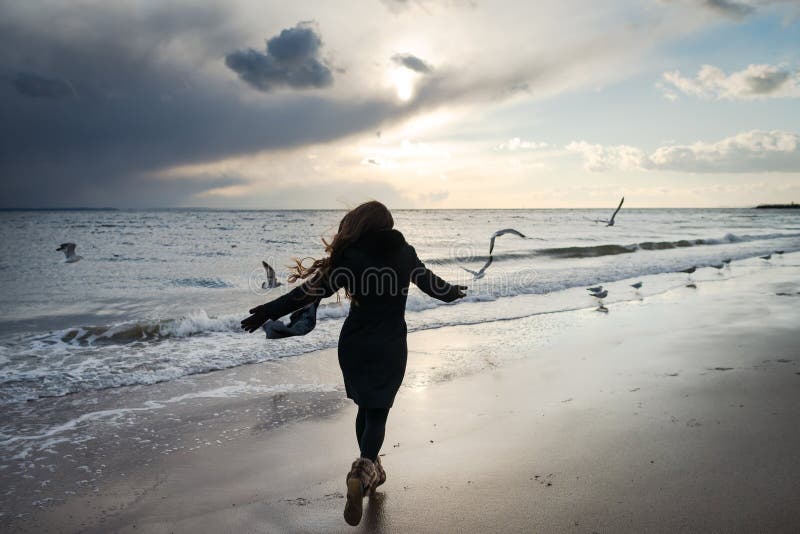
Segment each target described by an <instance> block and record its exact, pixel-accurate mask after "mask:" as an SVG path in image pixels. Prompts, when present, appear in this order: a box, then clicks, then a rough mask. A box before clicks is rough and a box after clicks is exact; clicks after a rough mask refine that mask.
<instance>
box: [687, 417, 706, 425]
mask: <svg viewBox="0 0 800 534" xmlns="http://www.w3.org/2000/svg"><path fill="white" fill-rule="evenodd" d="M686 426H690V427H698V426H703V423H701V422H700V421H698V420H697V419H695V418H694V417H692V418H691V419H689V420H688V421H686Z"/></svg>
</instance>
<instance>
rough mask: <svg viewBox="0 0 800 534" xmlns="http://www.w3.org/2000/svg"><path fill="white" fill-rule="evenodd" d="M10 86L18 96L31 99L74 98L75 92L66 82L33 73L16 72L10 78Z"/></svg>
mask: <svg viewBox="0 0 800 534" xmlns="http://www.w3.org/2000/svg"><path fill="white" fill-rule="evenodd" d="M10 82H11V85H13V86H14V88H15V89H16V90H17V91H19V93H20V94H22V95H25V96H29V97H31V98H64V97H68V96H75V90H74V89H73V88H72V86H71V85H70V84H69V82H68V81H66V80H61V79H58V78H47V77H45V76H40V75H39V74H36V73H35V72H18V73H16V75H14V76H13V77H10Z"/></svg>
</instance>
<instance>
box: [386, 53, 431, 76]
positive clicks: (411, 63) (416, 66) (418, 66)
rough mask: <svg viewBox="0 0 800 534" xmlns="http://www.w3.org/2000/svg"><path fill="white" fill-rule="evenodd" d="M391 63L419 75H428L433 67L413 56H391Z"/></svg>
mask: <svg viewBox="0 0 800 534" xmlns="http://www.w3.org/2000/svg"><path fill="white" fill-rule="evenodd" d="M392 61H394V62H395V63H397V64H398V65H402V66H404V67H405V68H407V69H411V70H413V71H414V72H419V73H420V74H428V73H429V72H431V71H433V67H431V66H430V65H428V64H427V63H426V62H425V61H423V60H422V59H420V58H418V57H417V56H415V55H413V54H395V55H393V56H392Z"/></svg>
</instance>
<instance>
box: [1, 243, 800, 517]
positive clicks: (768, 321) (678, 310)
mask: <svg viewBox="0 0 800 534" xmlns="http://www.w3.org/2000/svg"><path fill="white" fill-rule="evenodd" d="M792 256H794V255H792ZM792 256H790V255H789V254H787V260H788V259H789V258H790V257H792ZM796 273H797V267H796V266H795V267H791V266H788V265H786V266H783V267H775V268H771V269H764V270H763V271H761V272H757V273H755V274H750V275H747V276H746V277H739V278H736V279H728V280H721V281H719V282H715V283H714V284H706V285H702V284H701V285H700V287H699V289H697V290H692V289H689V288H678V289H675V290H673V291H670V292H668V293H665V294H662V295H657V296H653V297H648V298H647V299H646V300H645V301H642V302H639V301H632V302H625V303H620V304H612V305H610V306H609V307H610V309H611V313H610V314H609V315H608V316H604V315H603V314H598V313H594V312H593V311H590V310H579V311H571V312H564V313H562V314H557V315H558V317H551V316H546V317H542V316H534V317H528V318H523V319H512V320H508V321H503V322H502V324H501V323H485V324H482V325H470V326H462V327H446V328H443V329H439V330H426V331H419V332H415V333H412V334H410V335H409V349H410V353H409V362H410V363H412V362H413V365H410V369H409V371H410V373H409V374H408V375H407V377H406V384H408V387H404V388H403V389H401V393H400V395H398V399H397V403H396V405H395V406H396V408H395V409H394V410H393V411H392V413H391V415H390V418H389V425H388V429H387V430H388V432H387V438H386V442H385V445H384V448H383V453H385V454H386V457H385V458H384V463H385V465H386V468H387V471H388V472H389V481H388V482H387V485H386V486H385V487H384V488H385V489H384V488H381V489H382V490H383V491H382V492H381V494H382V495H383V497H381V498H376V499H375V502H374V503H373V504H374V505H373V504H367V505H366V509H365V514H366V516H365V520H364V523H363V524H364V525H366V526H367V527H368V528H372V529H373V530H379V531H381V530H382V531H386V532H403V531H408V530H411V529H416V530H417V531H437V532H449V531H459V530H461V531H464V530H465V529H466V530H469V529H470V528H474V527H476V526H477V525H483V526H486V527H489V525H491V524H493V525H495V526H497V525H504V527H508V528H503V529H501V530H503V531H525V530H526V529H527V530H530V529H534V530H536V529H541V530H544V531H568V532H569V531H574V532H585V531H591V530H592V529H593V528H594V529H595V530H598V531H620V530H622V531H625V530H631V529H633V530H642V529H644V530H649V531H665V532H666V531H674V530H679V529H680V528H689V530H697V529H698V528H700V529H701V530H702V529H711V530H713V529H715V528H720V529H725V530H734V531H735V530H737V528H740V527H741V525H742V524H747V525H750V526H755V525H758V524H761V525H762V526H767V527H768V528H767V529H766V530H770V529H771V528H773V529H774V528H778V529H779V528H780V527H781V526H788V525H791V526H793V527H795V528H796V527H797V526H798V525H800V517H798V512H794V511H792V510H789V511H786V510H783V508H782V507H781V505H783V504H786V500H787V499H789V498H790V497H791V492H790V491H788V490H789V489H790V488H792V487H796V484H795V485H794V486H792V484H794V482H793V481H794V480H796V479H797V476H798V475H800V465H798V461H797V460H796V459H793V458H792V452H791V451H793V450H796V448H797V447H798V446H800V440H798V431H797V430H795V429H794V426H796V425H794V423H793V421H796V420H797V419H796V418H797V416H798V415H800V413H798V408H797V406H798V405H799V404H798V403H797V402H796V401H797V400H800V394H798V390H799V389H800V388H798V387H797V386H798V384H800V376H798V375H797V374H796V373H797V372H800V361H798V360H797V359H796V355H797V349H796V347H795V338H796V330H797V327H798V325H800V319H799V318H798V316H799V315H800V313H799V312H798V311H796V307H797V305H796V304H797V301H796V300H794V299H795V298H796V297H791V296H783V297H782V296H777V295H776V294H775V293H778V292H781V291H782V290H783V289H785V288H787V287H792V288H794V291H797V290H800V287H797V282H796ZM720 322H725V323H727V324H728V325H729V326H721V325H720ZM731 325H732V326H731ZM609 326H613V328H609ZM734 326H735V327H736V328H739V329H741V330H739V331H736V332H733V334H734V336H735V337H733V338H732V337H731V336H730V333H731V330H730V329H731V328H733V327H734ZM521 332H532V334H531V335H524V334H522V333H521ZM625 333H628V334H627V335H626V334H625ZM745 334H747V335H746V336H745ZM658 342H660V344H659V343H658ZM676 347H677V348H680V349H682V350H683V352H680V351H678V352H677V353H676V352H675V348H676ZM668 349H669V350H668ZM765 352H773V353H778V355H777V356H774V355H773V356H762V355H761V353H765ZM465 354H467V355H469V356H470V357H469V358H465V357H464V355H465ZM642 354H647V357H642ZM793 356H794V357H793ZM331 358H333V359H332V360H331ZM448 359H449V360H450V361H453V362H475V361H478V362H480V365H476V366H474V368H469V369H467V370H466V371H465V372H464V373H462V374H461V375H460V376H453V377H448V376H439V377H437V376H436V373H435V370H434V371H431V370H430V369H425V368H426V367H438V366H439V365H440V364H441V362H442V361H443V360H448ZM308 360H309V361H310V362H313V366H314V367H315V370H316V372H318V373H320V374H325V375H326V376H331V369H330V368H331V364H332V365H333V368H334V370H335V372H336V373H338V368H336V367H335V350H330V349H329V350H327V351H321V352H320V353H318V354H316V355H314V356H312V357H310V358H308ZM764 360H769V361H768V362H764ZM781 360H786V361H781ZM303 365H304V366H305V365H306V363H304V364H303ZM288 366H289V367H291V365H288ZM266 367H268V366H266V365H265V364H253V365H248V366H245V367H242V368H238V370H236V371H235V372H237V373H240V375H241V378H242V380H243V381H244V382H247V381H248V380H249V379H251V378H254V377H256V376H257V375H258V373H259V372H265V368H266ZM451 368H452V366H451V367H447V366H444V368H443V371H442V373H444V374H446V373H448V372H450V369H451ZM423 369H425V372H422V370H423ZM295 371H296V372H302V371H304V369H303V366H299V367H298V368H297V369H296V370H295ZM230 372H234V371H230ZM675 373H677V375H676V376H672V375H674V374H675ZM334 374H335V373H334ZM211 375H214V373H212V374H211ZM211 375H208V376H206V377H204V378H203V379H201V380H208V381H210V382H213V381H214V380H215V377H214V376H211ZM419 377H422V378H421V379H420V380H416V379H417V378H419ZM161 387H163V388H165V389H164V390H165V391H166V390H168V389H169V386H168V385H165V386H161ZM152 388H153V387H151V389H149V390H147V393H146V394H149V395H150V396H151V397H152V396H153V392H154V391H158V388H155V389H152ZM143 389H144V388H143ZM281 395H283V396H281ZM682 395H688V397H682ZM310 396H311V397H315V396H316V397H317V399H316V400H314V401H313V402H312V403H311V404H307V402H308V398H307V397H308V396H306V398H301V397H303V395H302V394H300V395H292V394H281V393H274V392H273V393H262V394H261V395H254V396H246V397H243V398H234V399H230V398H228V399H226V398H221V399H203V398H198V399H194V400H192V401H191V402H188V403H179V404H176V405H175V406H174V407H173V406H170V407H169V409H168V411H169V413H160V414H157V416H156V417H154V422H155V423H158V424H157V425H156V429H151V430H156V432H154V433H155V434H158V432H159V430H158V428H159V427H161V428H163V429H170V428H172V427H177V429H178V430H180V429H184V430H185V433H184V434H183V435H181V436H179V437H181V439H184V438H186V439H188V438H189V436H190V434H194V435H196V436H195V437H197V436H199V437H201V438H202V439H205V440H206V441H205V442H204V443H212V445H209V446H203V447H201V448H198V449H195V450H193V451H191V452H192V454H184V452H185V451H186V449H188V448H190V447H186V448H181V449H178V450H176V451H175V453H170V454H161V452H162V450H159V449H160V448H156V449H148V448H147V446H146V445H141V446H139V445H138V444H134V443H132V442H131V443H130V445H129V447H128V448H127V450H126V449H125V447H124V444H123V448H122V449H121V450H123V451H126V452H127V454H128V457H129V459H130V461H129V462H128V463H129V468H126V471H125V476H124V477H122V476H121V475H120V472H118V473H110V474H108V475H107V477H106V478H104V479H103V480H102V484H99V483H98V491H96V492H94V491H87V492H86V493H82V494H81V495H79V496H78V495H75V496H74V498H69V497H68V498H67V499H66V500H65V502H64V503H63V504H55V505H51V506H49V507H45V509H44V510H40V511H37V513H36V515H35V516H31V517H28V518H27V519H25V518H21V519H20V520H17V521H13V522H11V523H9V524H8V525H9V526H10V527H11V529H12V530H14V529H17V530H18V531H20V532H47V531H53V532H60V531H67V532H72V531H86V532H103V531H109V530H113V531H115V532H116V531H119V532H126V531H136V532H142V531H145V532H170V531H173V530H174V531H176V532H187V531H198V532H217V531H223V530H231V529H233V528H242V529H245V530H252V529H256V530H259V531H268V532H270V531H276V532H292V531H297V532H309V531H314V532H328V531H330V532H344V531H352V530H354V529H350V528H349V527H347V526H346V525H345V524H344V523H343V521H342V520H341V507H342V506H343V500H342V499H341V492H342V491H343V488H342V487H340V486H342V483H341V480H340V479H343V476H344V473H345V472H346V469H347V466H348V465H349V462H350V461H352V457H353V456H354V452H353V451H354V447H355V444H354V443H351V442H352V441H354V440H353V438H352V436H351V434H352V428H351V427H352V421H351V419H352V417H353V414H354V407H353V406H352V405H350V404H349V403H348V402H345V401H346V399H343V397H344V395H343V393H341V392H339V391H336V390H334V391H327V392H318V393H315V394H313V395H310ZM683 399H689V400H683ZM315 403H316V404H315ZM312 404H313V405H312ZM739 405H742V406H741V407H739ZM248 409H252V410H253V411H252V412H246V410H248ZM669 412H671V413H669ZM773 412H774V414H773ZM245 414H247V415H245ZM291 414H294V415H291ZM171 418H173V419H177V420H178V421H171V420H170V419H171ZM672 418H676V419H677V421H672ZM243 419H250V420H252V421H256V422H261V423H265V422H266V423H267V425H266V426H263V427H261V428H258V424H257V423H255V424H253V425H245V426H248V428H247V429H246V430H243V431H240V432H236V433H235V435H236V437H235V438H231V439H228V437H226V436H228V434H227V432H228V430H230V428H229V427H231V426H234V425H235V426H234V428H237V429H238V428H239V426H238V425H240V423H241V422H242V421H243ZM280 419H284V423H280ZM276 421H277V422H278V424H275V425H273V424H272V423H274V422H276ZM198 423H202V425H201V426H198ZM190 424H194V426H193V427H190V426H189V425H190ZM189 428H192V430H191V432H190V431H189V430H188V429H189ZM135 430H137V429H130V431H131V432H134V431H135ZM138 431H141V429H138ZM734 431H735V433H734V434H733V435H735V436H736V437H737V438H739V437H741V438H742V444H741V447H742V448H741V450H740V449H739V448H736V446H735V445H736V444H735V443H728V441H729V440H730V438H731V435H732V434H730V432H734ZM759 432H760V435H761V436H763V435H764V434H765V433H766V434H767V435H770V434H776V435H778V436H780V437H781V439H782V441H781V440H779V441H778V442H775V443H772V442H770V443H768V444H761V443H759V442H758V440H757V439H756V438H757V437H758V435H759ZM740 433H741V435H740ZM619 436H622V437H623V438H624V439H623V440H622V441H620V440H619ZM220 437H221V438H222V439H220ZM140 441H141V439H140ZM431 441H432V442H431ZM631 443H634V444H636V445H638V446H636V447H634V446H632V445H631ZM395 445H397V446H395ZM712 445H713V446H719V445H726V446H727V447H728V448H727V449H724V450H723V451H722V453H726V454H723V456H722V459H724V460H725V461H724V462H721V461H720V460H718V459H715V457H714V454H713V448H714V447H713V446H712ZM96 448H97V447H96V443H95V444H91V445H90V446H87V448H86V450H85V451H84V452H85V453H86V454H90V453H92V452H93V449H96ZM110 448H111V447H110ZM153 451H155V452H153ZM676 451H680V452H681V454H677V452H676ZM742 451H750V452H753V451H755V452H758V453H760V457H759V458H748V457H745V456H743V455H742ZM767 453H769V454H767ZM115 454H118V452H115ZM693 454H694V455H696V458H693V456H692V455H693ZM787 455H788V456H787ZM773 456H774V457H776V458H780V459H781V462H782V463H781V462H779V461H778V460H777V459H776V460H775V461H774V462H770V459H769V458H770V457H773ZM646 457H647V458H646ZM700 459H702V462H701V461H699V460H700ZM651 460H652V463H650V462H651ZM145 462H147V463H145ZM737 464H738V465H737ZM726 465H727V466H728V467H729V468H730V466H732V465H733V466H736V470H735V472H733V473H728V474H726V473H725V472H724V469H723V468H724V467H725V466H726ZM295 466H301V470H300V472H299V473H297V472H295V471H296V470H297V468H296V467H295ZM779 467H780V469H778V468H779ZM711 468H713V469H711ZM765 468H766V472H767V473H768V474H769V475H770V476H771V477H772V480H765V479H764V477H765V474H764V470H765ZM693 470H694V471H693ZM654 471H655V472H657V473H660V475H661V476H662V477H663V478H660V479H658V480H656V479H654V478H653V477H654V475H653V472H654ZM693 473H694V474H693ZM698 473H700V474H702V475H708V477H707V480H706V477H705V476H704V477H702V480H698ZM576 477H577V478H576ZM626 477H629V478H630V482H628V484H630V483H632V485H631V487H630V488H626V487H625V484H624V482H625V481H624V480H623V479H625V480H627V478H626ZM743 477H744V478H743ZM656 478H658V477H656ZM462 479H463V480H462ZM581 481H583V482H581ZM700 482H703V484H700ZM745 482H747V483H749V484H753V483H755V485H756V486H757V487H758V488H759V491H761V492H767V493H766V494H769V495H770V498H771V499H772V502H771V503H770V502H769V501H764V498H762V496H761V494H757V493H753V494H752V496H753V498H754V499H756V500H757V501H758V504H759V506H760V507H761V508H763V510H761V511H759V510H750V508H748V505H747V503H746V502H743V501H742V500H741V498H742V496H749V495H750V493H748V492H743V490H742V489H741V488H738V492H737V488H736V487H735V484H743V483H745ZM768 482H771V483H772V485H770V484H768ZM548 483H549V485H548ZM681 484H683V486H682V487H681V486H680V485H681ZM731 484H734V487H729V486H730V485H731ZM499 485H503V486H506V489H500V490H498V487H499ZM706 486H708V488H710V489H711V490H712V491H711V493H713V489H717V490H719V491H723V490H724V491H723V493H725V494H727V495H730V496H734V497H737V499H732V498H728V499H726V498H724V495H723V496H721V497H719V499H716V498H715V499H711V500H709V499H710V498H704V499H699V497H707V494H708V488H706ZM704 488H706V489H705V490H704V491H703V492H700V491H699V490H700V489H704ZM634 490H635V491H634ZM766 494H765V495H766ZM607 495H616V496H617V497H624V498H623V499H622V502H623V503H627V505H626V506H625V510H626V512H625V514H622V515H620V514H619V513H615V512H614V510H613V508H614V507H613V506H611V505H612V504H613V502H612V501H611V500H610V499H606V498H603V497H602V496H607ZM641 495H646V496H647V497H648V498H651V499H655V500H656V501H657V503H656V504H657V506H654V507H653V509H652V510H650V509H647V508H646V507H645V503H643V502H642V499H641V498H640V496H641ZM692 496H693V497H694V498H695V499H698V501H697V502H694V500H693V499H689V501H687V498H688V497H692ZM712 501H713V502H712ZM717 501H719V502H717ZM762 501H764V502H762ZM678 502H680V503H682V504H683V505H684V507H685V508H686V510H687V512H686V513H684V514H683V515H680V514H678V513H677V510H676V509H675V505H676V503H678ZM734 502H735V503H736V505H737V506H738V507H744V508H742V509H741V510H740V511H737V509H736V507H734V506H733V503H734ZM379 503H380V504H379ZM576 503H580V505H578V504H576ZM714 503H716V504H718V505H719V507H720V509H721V510H726V511H727V512H729V514H730V513H733V514H734V517H737V518H741V517H742V516H743V515H744V511H745V510H746V511H747V512H748V513H751V512H752V514H751V515H752V517H750V516H748V517H746V518H744V519H743V520H747V521H751V522H750V523H741V524H739V523H736V524H734V523H731V522H730V521H731V520H730V517H729V518H728V519H724V518H718V519H716V520H715V521H717V522H716V523H714V520H712V518H710V517H709V518H706V519H704V521H708V523H702V524H701V523H698V522H697V521H700V519H699V518H700V514H701V512H702V511H703V510H701V508H702V509H707V508H708V507H709V506H712V505H714ZM434 504H435V506H434ZM601 504H602V505H603V506H601ZM692 505H694V508H693V507H692ZM701 505H702V506H701ZM520 506H524V507H530V509H528V508H525V509H520ZM604 506H605V508H604ZM379 507H380V513H379V514H378V512H379V510H378V508H379ZM434 509H436V511H438V512H440V513H439V516H438V517H437V515H436V514H435V513H434ZM705 511H706V512H707V510H705ZM767 512H769V514H768V513H767ZM670 513H671V514H673V517H670ZM715 513H716V512H715ZM371 514H372V515H371ZM770 514H771V515H770ZM705 515H709V514H707V513H706V514H705ZM711 515H714V514H711ZM568 516H569V517H574V519H572V520H571V521H572V523H570V524H567V523H568V522H567V517H568ZM623 517H627V518H628V519H627V521H628V522H627V523H625V522H620V521H622V518H623ZM770 517H772V518H773V519H772V520H773V523H769V518H770ZM755 519H758V520H759V521H761V522H762V523H756V522H752V521H754V520H755ZM645 520H647V521H645ZM679 520H680V521H679ZM381 521H382V522H381ZM498 521H500V522H499V523H498ZM575 521H577V523H578V524H577V525H575V524H573V523H574V522H575ZM765 521H766V522H765ZM775 521H778V522H777V523H775ZM770 524H771V525H772V526H771V527H770V526H769V525H770ZM134 525H136V526H135V527H134ZM637 527H638V528H637ZM701 527H702V528H701Z"/></svg>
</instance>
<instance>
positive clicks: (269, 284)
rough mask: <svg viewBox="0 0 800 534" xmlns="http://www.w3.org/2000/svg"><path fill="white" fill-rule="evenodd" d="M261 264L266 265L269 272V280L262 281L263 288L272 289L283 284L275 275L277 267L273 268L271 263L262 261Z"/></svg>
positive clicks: (265, 269) (265, 267)
mask: <svg viewBox="0 0 800 534" xmlns="http://www.w3.org/2000/svg"><path fill="white" fill-rule="evenodd" d="M261 265H263V266H264V271H266V273H267V281H266V282H261V289H272V288H275V287H278V286H280V285H282V284H281V283H280V282H278V278H277V277H276V276H275V269H273V268H272V266H270V264H269V263H267V262H265V261H262V262H261Z"/></svg>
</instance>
